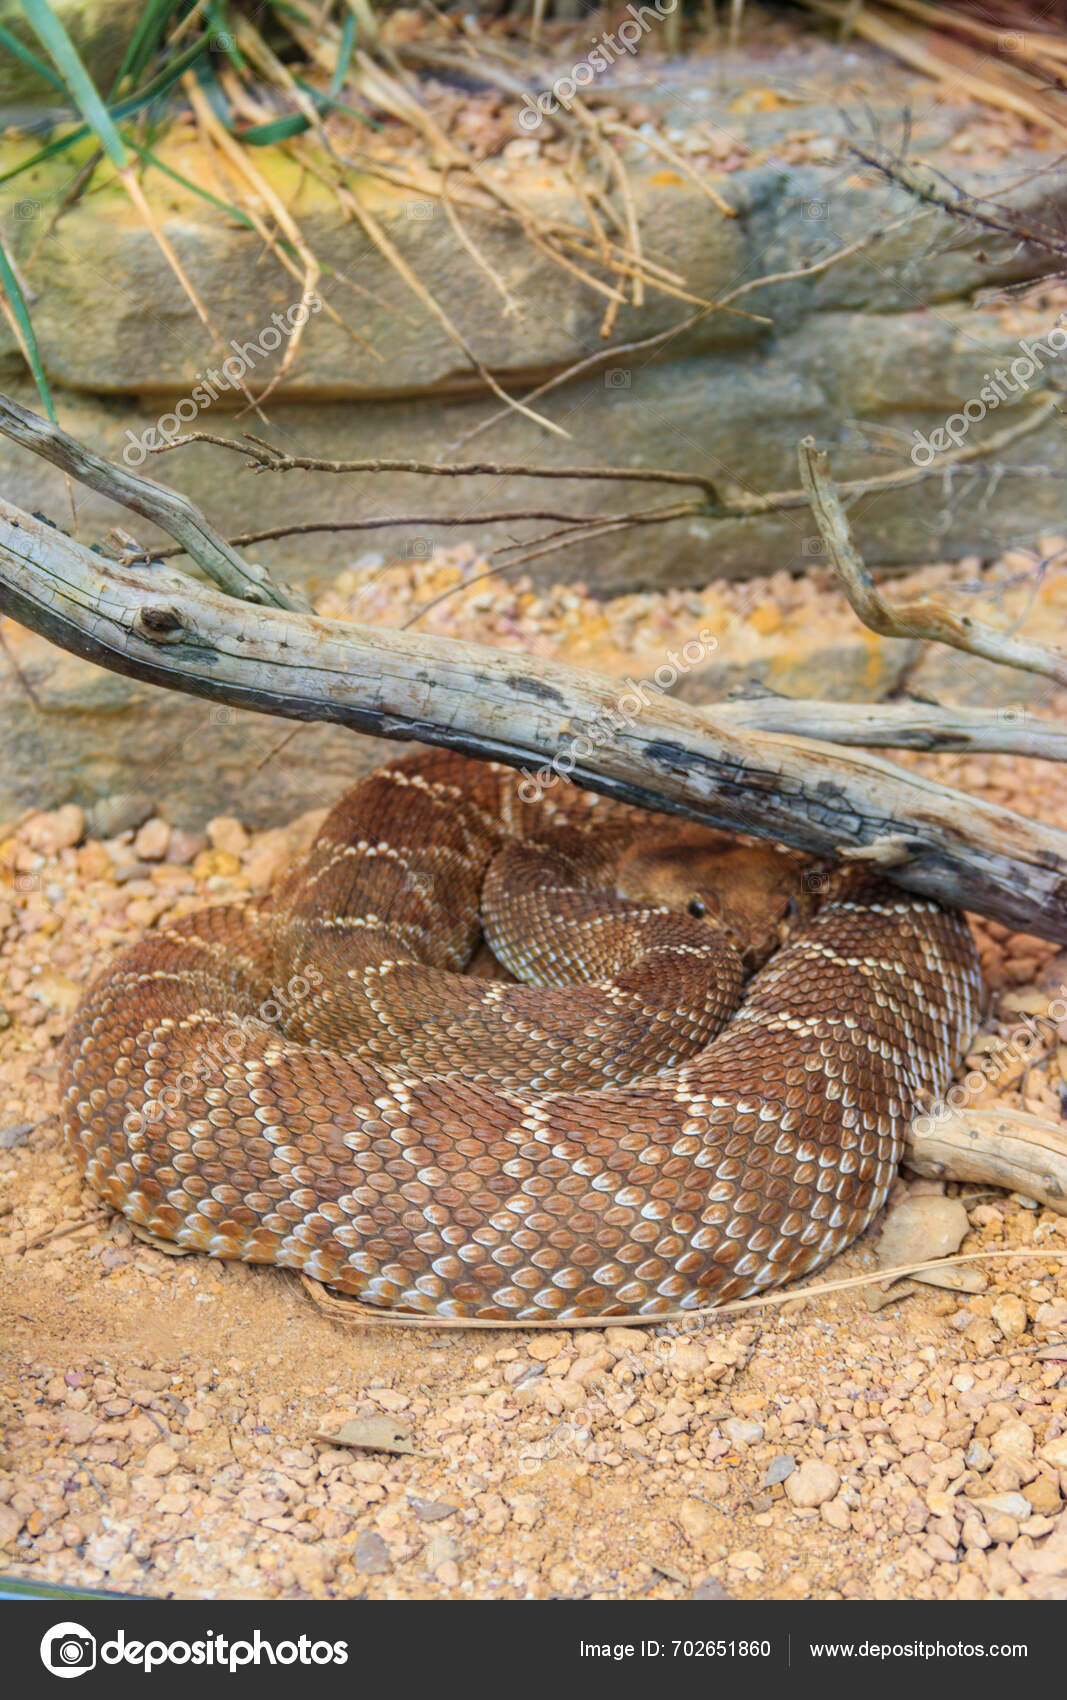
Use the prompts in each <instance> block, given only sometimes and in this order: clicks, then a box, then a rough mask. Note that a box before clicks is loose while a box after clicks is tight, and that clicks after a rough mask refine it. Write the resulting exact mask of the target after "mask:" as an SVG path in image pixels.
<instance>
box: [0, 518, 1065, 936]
mask: <svg viewBox="0 0 1067 1700" xmlns="http://www.w3.org/2000/svg"><path fill="white" fill-rule="evenodd" d="M0 612H4V613H7V614H10V615H11V616H13V618H15V619H16V620H18V621H20V622H21V624H23V625H25V626H28V627H30V628H31V629H32V630H34V631H37V632H39V633H40V634H41V635H42V636H44V637H46V638H48V639H50V640H51V641H52V642H54V643H57V644H59V645H60V646H61V647H63V648H66V649H70V650H73V651H74V652H75V653H76V654H79V655H82V656H85V657H86V658H87V659H89V660H92V661H96V662H98V663H99V664H100V665H102V666H105V667H110V668H111V669H113V670H114V671H117V672H122V673H127V674H130V675H132V676H134V677H136V678H140V679H144V680H148V681H149V682H151V683H154V684H157V685H163V686H167V687H169V688H171V689H176V690H181V691H185V692H188V693H191V694H193V695H198V696H204V697H208V698H211V699H213V700H215V701H219V702H226V703H230V704H232V705H234V706H237V707H244V708H250V709H256V710H259V711H260V712H263V713H268V714H274V715H279V716H282V717H287V718H290V719H293V720H325V721H333V722H335V723H339V724H342V725H347V726H351V727H353V728H354V729H356V730H358V731H364V732H373V733H377V734H378V735H380V736H383V737H387V738H413V739H419V740H421V741H423V742H425V743H431V744H445V745H448V746H450V747H451V748H453V749H458V750H462V751H465V752H467V753H469V754H472V755H477V756H481V757H485V758H491V759H495V760H499V761H503V762H506V763H509V764H510V765H512V766H514V767H520V768H521V767H525V768H528V769H530V770H531V784H533V785H535V786H536V785H538V784H542V783H544V784H547V785H549V786H550V785H551V784H552V783H554V776H555V774H557V773H565V774H567V775H568V776H570V777H573V778H574V779H575V780H577V782H578V783H579V784H582V785H585V786H587V787H588V788H590V789H592V790H597V791H603V792H605V793H607V794H609V795H612V796H615V797H620V798H623V799H624V800H626V801H628V802H633V803H637V804H641V805H643V806H645V807H650V808H654V809H662V810H667V811H670V812H674V813H678V814H683V815H686V816H689V817H690V818H692V819H696V820H702V821H705V822H707V823H708V824H709V825H715V826H720V827H726V828H731V827H732V828H735V829H739V830H743V831H748V832H753V833H756V834H757V835H759V836H763V837H769V838H774V839H780V840H781V841H783V842H785V843H788V844H794V845H797V846H798V847H800V848H801V849H805V850H808V851H811V852H813V853H816V854H818V855H820V856H826V857H832V858H837V857H839V856H841V855H842V854H843V853H849V852H855V851H856V850H860V851H863V852H866V853H867V854H868V855H869V856H873V857H874V858H875V859H877V858H879V857H880V856H882V855H883V854H884V853H885V851H886V847H887V846H891V847H892V851H893V858H894V863H893V866H892V870H891V871H892V876H893V878H894V879H896V880H898V881H899V882H900V883H901V884H903V885H905V886H907V887H909V888H910V889H911V890H914V891H919V892H923V893H924V894H926V895H928V896H931V897H935V898H939V899H941V900H942V901H944V902H946V903H951V904H955V905H957V906H959V907H964V908H969V909H973V910H977V911H978V912H980V913H983V914H986V915H989V916H991V917H992V918H994V919H996V920H999V921H1002V922H1003V923H1004V924H1005V925H1007V926H1012V927H1017V928H1020V929H1025V930H1027V931H1029V932H1033V933H1038V934H1043V935H1044V936H1046V937H1048V938H1051V939H1056V940H1061V941H1063V942H1067V833H1065V832H1062V831H1059V830H1057V829H1055V828H1052V827H1048V826H1042V825H1038V824H1037V823H1034V822H1030V821H1027V820H1024V819H1023V818H1022V817H1021V816H1019V815H1015V814H1012V813H1010V812H1009V811H1008V810H1005V809H1001V808H997V807H995V806H994V805H992V804H989V803H984V802H980V801H978V800H976V799H973V798H969V797H965V796H963V795H962V794H961V793H959V792H956V791H952V790H949V789H947V788H945V787H943V786H939V785H936V784H934V783H932V782H931V781H930V780H927V779H924V778H922V777H921V776H919V775H917V774H912V773H908V772H906V771H905V770H903V769H901V768H899V767H896V766H894V765H893V764H892V763H890V762H887V761H883V760H881V759H879V758H878V757H875V756H872V755H868V754H866V753H865V752H859V751H851V752H850V751H846V750H843V749H839V748H837V747H835V746H833V745H829V744H822V743H814V742H812V741H810V740H807V739H803V738H797V737H787V736H781V735H778V734H772V733H767V732H759V731H755V730H753V729H751V728H742V727H739V726H737V725H734V724H731V722H730V720H729V717H728V716H722V717H717V716H716V715H715V714H713V713H711V712H709V711H706V710H698V709H694V708H691V707H688V706H687V705H686V704H684V703H681V702H678V701H676V700H674V699H671V698H668V697H665V696H663V695H662V694H661V693H660V692H659V691H658V690H657V689H656V688H655V687H654V686H652V685H647V686H645V687H644V691H643V693H642V695H641V696H640V697H637V695H636V693H634V700H633V701H632V702H627V701H626V693H625V692H620V688H619V686H618V684H617V683H614V682H612V681H610V680H607V679H603V678H599V677H598V676H597V675H596V674H592V673H587V672H584V671H581V670H579V669H578V668H575V667H569V666H564V665H562V664H561V663H558V662H548V661H543V660H535V659H533V658H531V657H519V656H516V655H511V654H507V653H504V652H501V651H498V650H493V649H489V648H485V647H483V646H481V645H477V644H470V643H460V642H457V641H454V640H450V639H445V638H435V637H426V636H420V635H416V634H414V633H411V632H404V633H400V632H396V631H392V630H389V629H386V628H380V627H368V626H359V625H349V624H346V623H344V622H341V621H336V620H326V619H321V618H318V617H316V616H313V615H307V614H302V613H299V612H283V611H281V610H276V609H269V608H251V607H250V606H249V605H248V603H247V602H240V601H237V600H235V599H234V598H232V597H228V596H225V595H223V594H221V593H220V592H218V591H217V590H215V589H213V588H212V587H210V586H207V585H203V584H200V583H195V582H193V581H191V580H189V579H187V578H184V577H183V576H182V575H181V574H179V573H177V572H175V571H174V570H173V569H172V568H169V567H161V566H158V567H147V568H146V567H134V566H129V565H124V564H118V563H114V562H111V561H108V560H106V559H105V558H104V557H103V556H100V555H98V554H96V553H94V552H93V551H92V550H89V549H87V548H85V547H84V546H83V545H81V544H79V543H76V542H74V541H73V540H72V539H71V538H69V537H67V536H65V535H64V534H63V533H62V532H60V531H57V530H56V529H54V528H53V527H51V526H49V525H47V524H45V523H43V522H41V521H39V520H36V519H33V518H31V517H30V516H29V515H27V514H24V513H21V512H20V511H19V510H18V509H16V508H13V507H11V506H10V505H9V504H6V503H0ZM538 770H544V771H543V774H542V777H541V778H538ZM901 847H903V853H901Z"/></svg>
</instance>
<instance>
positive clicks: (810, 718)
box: [710, 696, 1067, 761]
mask: <svg viewBox="0 0 1067 1700" xmlns="http://www.w3.org/2000/svg"><path fill="white" fill-rule="evenodd" d="M710 712H711V713H712V715H713V717H714V718H715V720H716V721H718V722H719V723H720V724H721V723H722V722H723V721H724V720H725V721H726V722H727V723H728V724H730V725H733V726H755V727H757V728H758V729H759V730H760V731H761V732H784V733H787V734H795V736H796V737H798V738H816V739H818V740H819V741H820V742H826V743H831V744H844V745H846V746H852V747H858V748H860V749H868V750H879V749H881V750H923V751H926V752H927V753H930V754H932V753H935V752H937V751H940V750H959V751H973V752H979V751H985V752H988V753H991V754H996V755H1014V756H1037V757H1043V758H1044V759H1045V760H1046V761H1067V728H1064V727H1061V726H1057V725H1056V724H1055V722H1053V721H1051V720H1042V719H1041V718H1040V717H1039V716H1038V715H1036V714H1027V713H1025V712H1024V711H1023V710H1022V709H1018V708H1000V709H997V708H990V709H985V708H942V707H940V705H934V704H932V703H921V702H914V703H913V702H878V703H867V702H803V701H798V700H797V699H796V698H795V697H775V696H761V697H753V698H751V699H739V700H737V701H733V702H724V703H718V704H716V706H715V708H714V709H712V710H711V711H710Z"/></svg>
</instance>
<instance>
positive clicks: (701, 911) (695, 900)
mask: <svg viewBox="0 0 1067 1700" xmlns="http://www.w3.org/2000/svg"><path fill="white" fill-rule="evenodd" d="M707 912H708V906H707V904H706V903H702V902H701V900H700V898H699V897H691V898H690V899H689V913H690V915H696V916H697V917H698V919H699V917H700V916H701V915H706V914H707Z"/></svg>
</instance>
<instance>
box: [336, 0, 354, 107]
mask: <svg viewBox="0 0 1067 1700" xmlns="http://www.w3.org/2000/svg"><path fill="white" fill-rule="evenodd" d="M355 45H356V14H355V12H346V13H345V21H344V23H343V24H342V25H341V45H340V47H339V48H338V50H337V63H336V65H335V66H334V68H333V76H332V77H331V78H330V93H331V94H340V92H341V90H342V88H343V87H344V81H345V78H346V77H347V75H348V67H349V65H350V64H351V63H352V51H353V49H354V47H355Z"/></svg>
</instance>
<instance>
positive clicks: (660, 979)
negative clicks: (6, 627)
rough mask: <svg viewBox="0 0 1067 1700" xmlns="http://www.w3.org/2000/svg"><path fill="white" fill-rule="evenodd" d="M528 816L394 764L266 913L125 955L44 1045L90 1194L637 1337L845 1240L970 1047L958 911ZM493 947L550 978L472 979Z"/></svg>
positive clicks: (771, 857)
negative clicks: (629, 1318) (622, 1323)
mask: <svg viewBox="0 0 1067 1700" xmlns="http://www.w3.org/2000/svg"><path fill="white" fill-rule="evenodd" d="M522 795H523V787H522V785H521V782H520V780H519V778H518V776H517V775H516V774H514V773H512V772H510V771H508V770H506V769H502V768H497V767H494V766H489V765H486V764H481V763H476V762H473V761H468V760H466V759H464V758H462V757H459V756H456V755H452V754H449V753H447V752H443V751H423V752H420V753H419V754H417V755H416V756H408V757H405V758H404V759H402V760H401V761H399V762H396V763H394V764H392V765H391V766H389V767H387V768H385V769H382V770H380V771H379V772H378V773H377V774H374V775H372V776H371V777H370V778H369V779H367V780H365V781H363V783H362V784H360V785H358V786H357V787H356V788H355V790H354V791H352V792H351V793H350V794H349V795H348V796H347V797H346V798H344V799H343V800H342V801H341V803H340V804H338V806H337V807H336V808H335V809H334V810H333V812H332V813H331V814H330V815H329V816H328V818H327V820H326V822H325V824H324V826H323V828H322V830H321V832H320V834H319V836H318V838H317V839H316V841H315V843H314V845H313V846H312V849H311V851H310V853H309V855H308V857H307V859H306V861H305V862H304V863H303V864H302V865H301V866H300V867H299V868H297V869H295V870H293V871H292V872H291V873H290V874H289V875H287V876H286V878H285V879H284V880H283V881H282V882H281V884H280V886H279V887H278V888H277V889H276V890H275V892H274V893H273V895H272V896H271V897H270V898H269V899H257V900H255V901H252V902H250V903H248V904H244V905H240V906H237V905H229V906H221V907H217V908H214V909H208V910H204V911H201V912H200V913H198V914H195V915H192V916H189V917H186V918H184V919H183V920H181V921H179V922H177V923H174V924H172V925H170V926H168V927H166V928H165V929H163V930H160V931H159V932H157V933H153V934H150V935H148V936H147V937H146V938H144V939H143V940H142V941H141V942H140V943H139V944H137V945H135V946H133V947H132V948H131V949H129V950H127V951H126V952H124V953H123V954H122V955H120V956H119V957H118V958H117V960H116V961H115V962H114V964H113V965H112V966H111V967H110V968H109V969H108V970H107V972H106V973H104V975H103V976H102V977H101V978H100V979H98V980H97V981H96V982H95V984H94V985H93V986H92V987H91V988H90V990H89V992H88V993H87V995H86V997H85V999H84V1000H83V1003H82V1005H81V1007H80V1008H79V1010H78V1012H77V1014H76V1016H75V1019H74V1023H73V1026H72V1030H71V1032H70V1033H69V1035H68V1037H67V1039H66V1040H65V1042H64V1047H63V1052H62V1095H63V1119H64V1124H65V1128H66V1131H67V1135H68V1137H69V1139H70V1141H71V1143H72V1146H73V1149H74V1151H75V1153H76V1154H77V1157H78V1160H79V1162H80V1163H81V1165H82V1167H83V1169H84V1171H85V1174H86V1176H87V1178H88V1180H89V1182H90V1183H91V1185H92V1186H93V1187H94V1188H95V1189H96V1190H97V1191H98V1192H99V1193H100V1194H102V1196H103V1197H104V1198H105V1199H106V1200H108V1201H109V1202H110V1203H111V1204H112V1205H114V1206H115V1207H116V1208H117V1209H119V1210H121V1211H123V1212H124V1213H125V1214H126V1215H127V1216H129V1217H130V1218H131V1219H132V1220H133V1221H135V1222H137V1223H140V1224H142V1225H143V1226H145V1227H147V1228H149V1229H151V1230H153V1231H154V1232H155V1233H156V1234H157V1235H160V1236H162V1237H164V1238H167V1239H173V1240H176V1241H178V1242H179V1243H180V1244H182V1245H185V1246H189V1247H195V1248H196V1249H198V1250H201V1251H204V1252H209V1253H211V1254H213V1255H215V1256H217V1257H233V1258H242V1259H244V1260H245V1261H247V1262H253V1263H274V1264H280V1265H283V1266H286V1267H289V1268H299V1269H303V1270H305V1271H306V1272H307V1273H308V1274H310V1275H312V1276H314V1277H316V1278H318V1279H319V1280H322V1281H325V1282H328V1283H329V1284H331V1285H332V1286H334V1287H337V1288H340V1289H342V1290H343V1291H345V1292H348V1293H353V1294H358V1295H359V1296H360V1297H361V1298H363V1299H365V1300H367V1301H369V1302H372V1303H378V1304H382V1305H388V1306H393V1307H400V1308H404V1309H409V1310H416V1311H423V1312H436V1313H438V1314H440V1315H443V1316H478V1317H496V1318H511V1319H514V1320H524V1319H533V1318H549V1317H555V1318H558V1319H560V1320H573V1319H575V1318H578V1317H583V1316H595V1315H605V1316H608V1315H619V1314H622V1313H633V1312H636V1313H641V1314H645V1313H647V1314H649V1315H656V1314H660V1313H663V1312H666V1311H670V1310H674V1309H676V1308H683V1309H684V1308H687V1307H695V1306H698V1305H705V1304H709V1303H715V1302H717V1301H720V1300H725V1299H728V1298H733V1297H740V1296H743V1295H746V1294H751V1293H754V1292H757V1291H759V1290H760V1289H762V1288H766V1287H770V1286H774V1285H777V1284H779V1283H781V1282H783V1281H786V1280H789V1279H791V1278H793V1277H794V1276H798V1275H801V1274H803V1273H804V1272H806V1271H808V1270H811V1269H813V1268H815V1267H816V1266H817V1265H818V1264H820V1263H822V1262H824V1261H825V1260H826V1259H827V1258H829V1257H831V1256H833V1255H834V1254H835V1253H836V1252H838V1251H840V1250H841V1249H842V1248H843V1247H844V1246H846V1245H847V1244H848V1243H849V1241H850V1240H852V1239H853V1238H854V1237H855V1236H856V1235H857V1234H859V1233H861V1232H862V1230H863V1229H864V1228H865V1227H866V1226H867V1224H868V1223H869V1222H870V1220H871V1218H872V1216H873V1215H874V1214H875V1212H876V1211H877V1210H878V1209H879V1207H880V1206H881V1204H882V1203H883V1201H884V1199H885V1195H886V1192H887V1189H888V1187H889V1183H890V1180H891V1179H892V1176H893V1173H894V1170H895V1167H896V1165H897V1163H898V1161H899V1158H900V1155H901V1150H902V1147H903V1139H904V1131H905V1127H906V1124H907V1119H908V1116H909V1114H910V1112H911V1109H912V1108H913V1106H914V1105H915V1104H916V1102H918V1101H921V1100H922V1099H923V1098H924V1096H925V1095H929V1094H938V1093H940V1092H942V1091H943V1090H944V1088H945V1086H946V1085H947V1083H948V1081H949V1079H950V1077H951V1073H952V1070H953V1069H954V1067H955V1065H956V1064H957V1062H958V1060H959V1057H960V1054H961V1051H962V1049H963V1046H964V1044H965V1042H966V1040H967V1038H968V1036H969V1034H970V1032H971V1031H972V1030H973V1028H974V1025H975V1022H976V1018H977V1006H978V996H979V976H978V969H977V963H976V958H975V953H974V948H973V945H972V942H971V938H970V934H969V932H968V931H967V928H966V925H965V923H964V921H963V919H962V917H961V916H959V915H957V914H955V913H953V912H951V911H946V910H944V909H942V908H940V907H938V906H937V905H936V904H934V903H931V902H927V901H925V900H923V899H920V898H917V897H912V896H910V895H909V894H908V893H906V892H904V891H902V890H900V889H898V888H896V887H894V886H890V885H888V884H886V883H884V882H882V881H880V880H878V879H877V878H876V877H874V876H872V875H871V874H869V873H866V872H862V871H853V872H851V873H848V874H845V875H839V874H835V875H832V876H829V878H828V880H824V878H823V876H822V875H819V874H815V875H813V873H812V869H811V867H810V866H809V865H808V864H807V862H806V860H805V859H804V858H802V857H798V856H795V855H793V854H791V853H789V852H785V851H773V850H770V849H769V848H767V847H760V846H746V845H741V846H738V844H737V841H735V840H730V839H728V838H727V837H726V835H724V834H720V833H716V832H712V831H710V830H707V829H701V828H691V827H690V828H687V827H684V826H679V824H678V823H677V822H673V823H671V822H668V821H665V819H664V818H663V817H651V816H643V815H641V814H639V813H637V812H636V811H631V810H627V809H624V808H622V807H621V806H619V805H611V804H605V803H604V802H603V801H601V800H597V799H595V798H592V797H590V796H589V795H588V794H587V793H583V792H580V791H578V790H576V789H575V788H573V787H571V786H569V785H567V784H566V783H563V782H561V783H560V784H559V785H558V786H557V787H555V789H554V790H552V791H551V792H550V793H549V795H548V798H547V800H544V801H542V802H540V803H527V802H524V801H522ZM823 885H825V886H826V888H827V889H826V890H825V892H823V893H821V894H820V893H818V892H817V891H809V889H808V888H809V887H810V888H817V887H819V886H823ZM820 895H821V898H822V900H821V902H820V901H819V896H820ZM813 911H814V912H813ZM482 930H484V933H485V936H486V938H487V939H488V940H489V942H490V943H491V945H492V948H493V951H494V953H495V955H496V956H497V957H498V958H499V960H500V961H501V962H502V963H503V964H504V965H505V966H506V968H507V969H508V970H510V972H511V973H512V974H513V975H516V976H518V978H519V979H521V980H532V981H535V982H537V983H535V984H507V983H504V982H503V981H501V980H500V979H488V978H479V977H476V976H472V975H469V974H468V975H463V974H462V972H461V970H462V969H463V968H464V967H465V966H466V964H467V963H468V961H469V960H470V958H471V956H472V954H473V953H474V951H475V949H476V947H477V945H478V941H479V935H480V932H481V931H482ZM783 938H784V939H785V942H784V943H779V941H780V940H781V939H783ZM776 946H778V948H777V949H775V948H774V947H776ZM768 956H769V960H765V959H766V958H767V957H768ZM760 963H765V965H763V966H759V964H760ZM754 966H755V967H756V968H757V971H756V972H755V973H754V974H752V975H751V977H749V978H748V979H747V983H746V982H745V976H746V970H749V969H751V968H752V967H754Z"/></svg>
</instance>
